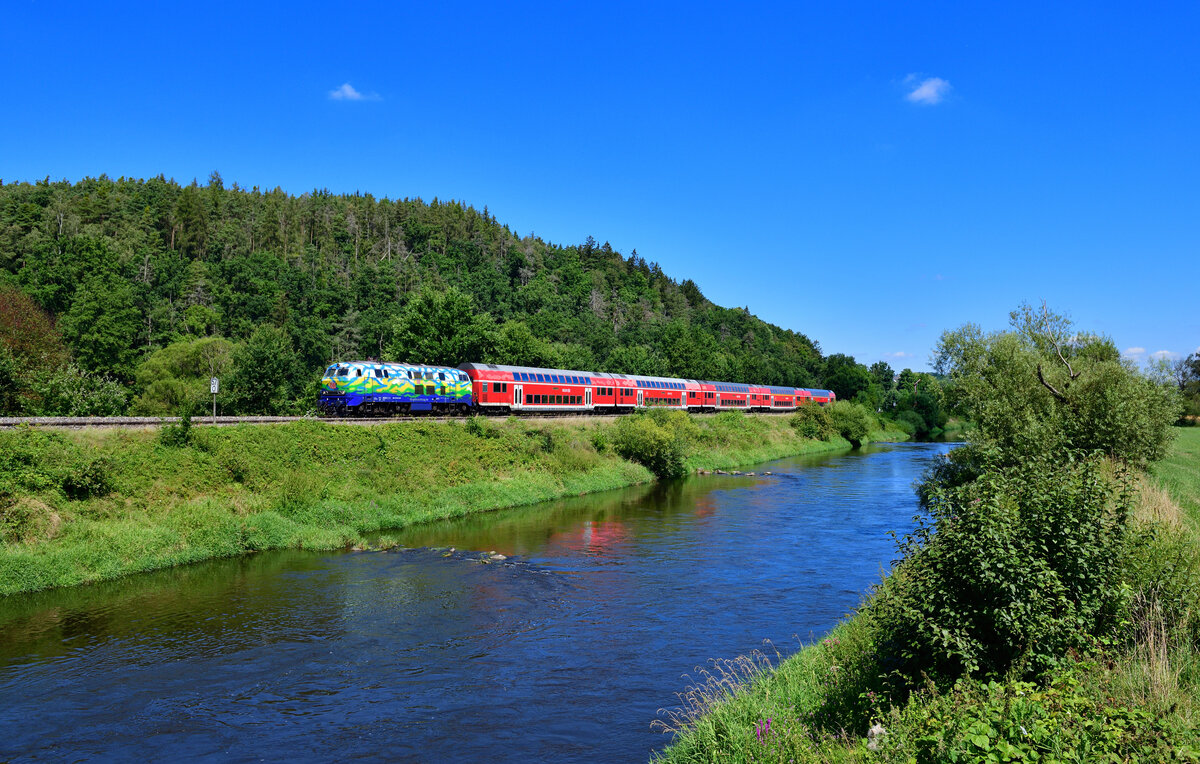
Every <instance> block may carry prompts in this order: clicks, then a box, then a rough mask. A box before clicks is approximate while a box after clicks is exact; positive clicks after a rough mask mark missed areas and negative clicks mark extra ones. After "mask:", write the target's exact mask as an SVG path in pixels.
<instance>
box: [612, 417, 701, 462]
mask: <svg viewBox="0 0 1200 764" xmlns="http://www.w3.org/2000/svg"><path fill="white" fill-rule="evenodd" d="M653 413H654V414H658V413H659V412H653ZM661 413H664V414H666V413H672V412H665V411H664V412H661ZM675 413H679V412H675ZM683 416H684V417H685V418H686V416H687V415H686V414H683ZM663 419H664V417H661V416H651V415H646V414H642V415H634V416H628V417H624V418H622V419H620V420H618V421H617V423H616V425H615V426H614V427H613V438H612V441H613V449H614V450H615V451H616V452H617V454H618V455H619V456H621V458H623V459H629V460H630V461H633V462H637V463H638V464H640V465H642V466H643V467H645V468H646V469H648V470H650V471H651V472H653V473H654V474H655V475H656V476H657V477H659V478H675V477H681V476H682V475H683V474H684V471H685V467H684V464H683V460H684V458H685V457H686V451H685V439H684V436H683V434H682V433H681V431H680V430H678V429H674V428H673V427H672V426H671V424H672V423H671V422H670V420H669V419H667V420H666V426H663V424H660V423H659V421H656V420H663Z"/></svg>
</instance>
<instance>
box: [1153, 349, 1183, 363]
mask: <svg viewBox="0 0 1200 764" xmlns="http://www.w3.org/2000/svg"><path fill="white" fill-rule="evenodd" d="M1150 357H1151V358H1166V359H1168V360H1171V361H1173V360H1175V359H1176V358H1178V357H1179V354H1178V353H1172V352H1171V351H1170V350H1155V351H1154V352H1153V353H1151V354H1150Z"/></svg>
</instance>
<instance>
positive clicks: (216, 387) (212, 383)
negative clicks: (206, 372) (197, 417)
mask: <svg viewBox="0 0 1200 764" xmlns="http://www.w3.org/2000/svg"><path fill="white" fill-rule="evenodd" d="M220 389H221V380H219V379H217V378H216V377H210V378H209V380H208V391H209V392H210V393H212V397H213V413H212V423H213V424H216V423H217V393H218V392H219V391H220Z"/></svg>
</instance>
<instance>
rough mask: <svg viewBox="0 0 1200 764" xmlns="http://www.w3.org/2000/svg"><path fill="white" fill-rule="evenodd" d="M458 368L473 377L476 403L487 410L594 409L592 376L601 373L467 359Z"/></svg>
mask: <svg viewBox="0 0 1200 764" xmlns="http://www.w3.org/2000/svg"><path fill="white" fill-rule="evenodd" d="M458 368H459V369H461V370H462V371H464V372H466V374H467V376H468V377H470V379H471V387H472V390H473V392H474V393H475V400H476V401H477V403H476V406H478V408H479V409H480V410H481V411H484V412H495V413H507V412H515V411H525V412H535V411H543V412H554V413H566V412H571V411H581V412H582V411H591V410H592V395H593V391H594V389H595V387H596V385H595V380H594V379H593V376H598V375H593V374H592V372H590V371H573V370H570V369H539V368H535V367H532V366H504V365H501V364H495V363H464V364H462V365H460V366H459V367H458Z"/></svg>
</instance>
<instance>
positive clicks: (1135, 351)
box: [1121, 348, 1146, 358]
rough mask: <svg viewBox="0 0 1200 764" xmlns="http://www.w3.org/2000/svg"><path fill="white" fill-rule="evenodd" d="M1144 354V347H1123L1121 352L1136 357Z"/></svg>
mask: <svg viewBox="0 0 1200 764" xmlns="http://www.w3.org/2000/svg"><path fill="white" fill-rule="evenodd" d="M1145 354H1146V348H1125V350H1124V352H1122V353H1121V355H1125V356H1129V357H1130V358H1137V357H1139V356H1143V355H1145Z"/></svg>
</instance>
